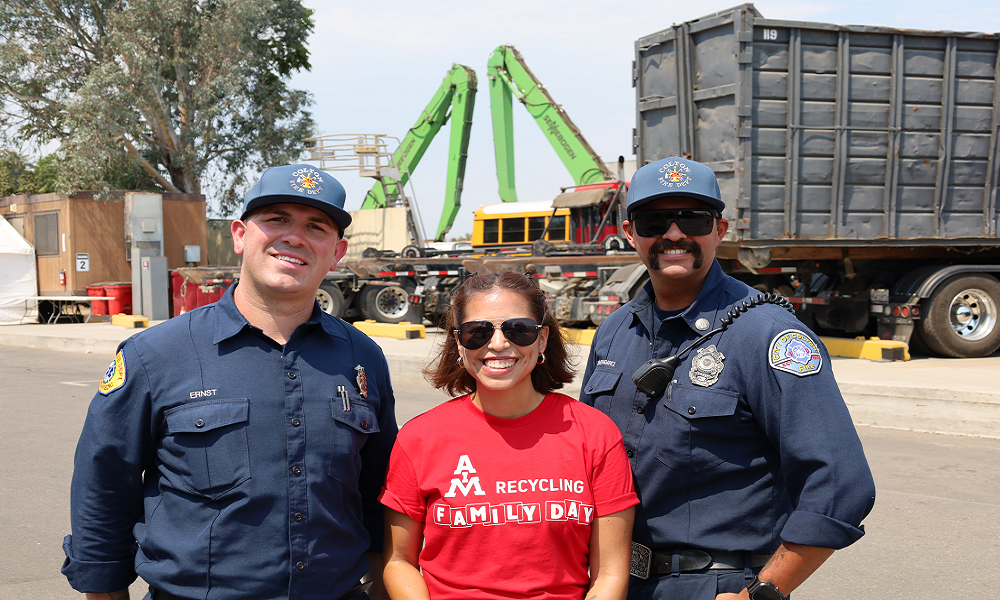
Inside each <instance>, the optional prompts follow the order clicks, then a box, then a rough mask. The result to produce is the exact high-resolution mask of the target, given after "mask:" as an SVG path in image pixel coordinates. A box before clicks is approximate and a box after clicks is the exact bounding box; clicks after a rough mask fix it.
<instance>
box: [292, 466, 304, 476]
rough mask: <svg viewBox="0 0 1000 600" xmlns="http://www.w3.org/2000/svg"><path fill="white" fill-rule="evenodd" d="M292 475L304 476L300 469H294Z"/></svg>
mask: <svg viewBox="0 0 1000 600" xmlns="http://www.w3.org/2000/svg"><path fill="white" fill-rule="evenodd" d="M292 473H293V474H295V475H301V474H302V469H300V468H298V467H292Z"/></svg>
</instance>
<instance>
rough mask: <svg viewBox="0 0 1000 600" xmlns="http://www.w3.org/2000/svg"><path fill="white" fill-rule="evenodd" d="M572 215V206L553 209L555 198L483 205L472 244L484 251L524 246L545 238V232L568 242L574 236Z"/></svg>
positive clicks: (474, 222)
mask: <svg viewBox="0 0 1000 600" xmlns="http://www.w3.org/2000/svg"><path fill="white" fill-rule="evenodd" d="M569 215H570V210H569V209H568V208H557V209H555V210H553V208H552V201H551V200H548V201H541V202H505V203H501V204H489V205H487V206H481V207H479V209H478V210H476V212H475V215H474V216H473V219H474V221H473V224H472V247H473V248H476V249H484V250H487V249H489V250H498V249H508V248H509V249H511V250H513V249H515V248H518V247H520V248H524V247H525V246H530V245H531V243H532V242H534V241H535V240H539V239H542V233H543V232H545V239H546V240H548V241H550V242H565V241H567V240H569V239H570V236H569V234H570V232H569ZM546 227H548V231H545V228H546Z"/></svg>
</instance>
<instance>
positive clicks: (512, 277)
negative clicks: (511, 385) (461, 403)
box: [424, 271, 573, 396]
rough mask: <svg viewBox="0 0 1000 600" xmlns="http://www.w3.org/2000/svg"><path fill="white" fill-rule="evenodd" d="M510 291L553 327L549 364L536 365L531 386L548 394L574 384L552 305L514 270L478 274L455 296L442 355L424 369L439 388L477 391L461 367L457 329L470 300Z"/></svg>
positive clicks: (454, 392) (547, 354)
mask: <svg viewBox="0 0 1000 600" xmlns="http://www.w3.org/2000/svg"><path fill="white" fill-rule="evenodd" d="M498 290H507V291H509V292H513V293H515V294H517V295H519V296H521V297H522V298H524V299H525V300H526V301H527V303H528V306H530V307H531V318H533V319H534V320H535V322H536V323H539V324H540V325H546V326H548V328H549V339H548V342H547V344H546V346H545V363H544V364H540V365H536V366H535V368H534V370H533V371H532V372H531V384H532V385H533V386H534V388H535V390H537V391H538V392H540V393H542V394H548V393H549V392H551V391H553V390H557V389H559V388H561V387H562V386H563V385H564V384H567V383H569V382H570V381H573V369H572V366H571V365H570V364H569V357H568V356H567V353H566V344H565V342H564V341H563V336H562V330H561V329H560V327H559V323H558V322H557V321H556V319H555V317H553V316H552V312H551V311H550V310H549V306H548V304H546V303H545V293H544V292H543V291H542V290H540V289H539V288H538V286H537V285H535V283H534V282H533V281H532V280H531V279H530V278H529V277H528V276H527V275H522V274H521V273H515V272H514V271H498V272H496V273H476V274H475V275H473V276H472V277H470V278H469V279H467V280H466V281H465V283H463V284H462V285H461V286H459V288H458V289H457V290H456V291H455V293H454V294H452V296H451V308H450V309H449V310H448V314H447V317H446V319H445V325H444V327H445V333H446V335H445V339H444V345H443V346H444V347H443V348H442V350H441V353H440V354H439V355H438V358H437V360H435V361H434V362H433V363H431V365H430V366H429V367H427V368H426V369H424V377H425V378H426V379H427V381H429V382H430V383H431V384H432V385H433V386H434V387H436V388H439V389H440V388H444V389H445V390H446V391H447V392H448V393H449V394H451V395H453V396H454V395H457V394H466V393H470V392H474V391H476V378H475V377H473V376H472V375H469V372H468V371H466V370H465V369H463V368H462V367H461V366H459V364H458V358H459V353H458V342H457V341H456V340H455V334H454V333H453V330H454V329H456V328H457V327H458V326H459V325H460V324H461V323H464V322H465V309H466V306H467V305H468V302H469V298H471V297H472V296H475V295H477V294H485V293H489V292H492V291H498Z"/></svg>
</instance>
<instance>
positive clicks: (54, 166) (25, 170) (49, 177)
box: [0, 150, 59, 198]
mask: <svg viewBox="0 0 1000 600" xmlns="http://www.w3.org/2000/svg"><path fill="white" fill-rule="evenodd" d="M58 177H59V166H58V158H57V157H56V156H55V155H53V154H50V155H48V156H45V157H43V158H41V159H40V160H39V161H38V162H37V163H35V164H34V165H33V164H31V161H30V160H29V159H27V158H25V157H24V155H22V154H19V153H17V152H14V151H12V150H3V151H0V198H3V197H4V196H13V195H15V194H47V193H49V192H54V191H56V182H57V179H58Z"/></svg>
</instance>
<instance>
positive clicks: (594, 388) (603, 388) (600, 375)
mask: <svg viewBox="0 0 1000 600" xmlns="http://www.w3.org/2000/svg"><path fill="white" fill-rule="evenodd" d="M621 377H622V374H621V372H620V371H602V370H600V369H597V370H595V371H594V372H593V373H591V374H590V379H588V380H587V386H586V387H585V388H584V390H583V391H584V392H585V393H586V394H587V395H589V396H590V397H591V398H592V399H593V400H594V408H596V409H597V410H599V411H601V412H603V413H605V414H607V413H609V412H610V410H611V399H612V398H614V395H615V389H616V388H617V387H618V380H620V379H621Z"/></svg>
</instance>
